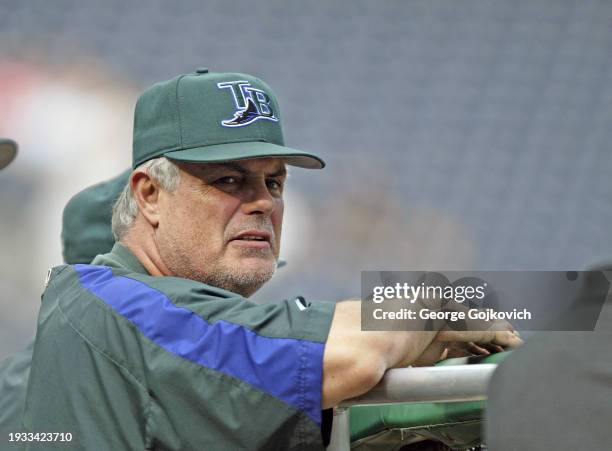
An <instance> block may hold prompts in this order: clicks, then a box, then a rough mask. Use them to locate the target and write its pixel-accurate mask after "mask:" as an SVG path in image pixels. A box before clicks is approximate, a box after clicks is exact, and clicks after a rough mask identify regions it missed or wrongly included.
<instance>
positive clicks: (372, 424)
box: [350, 352, 509, 442]
mask: <svg viewBox="0 0 612 451" xmlns="http://www.w3.org/2000/svg"><path fill="white" fill-rule="evenodd" d="M508 354H509V352H501V353H498V354H493V355H490V356H486V357H470V358H459V359H448V360H445V361H443V362H440V363H438V365H465V364H478V363H498V362H500V361H501V360H503V359H504V358H506V357H507V356H508ZM485 405H486V403H485V402H484V401H473V402H453V403H451V402H440V403H405V404H385V405H377V406H355V407H351V408H350V425H351V442H354V441H356V440H359V439H362V438H364V437H368V436H370V435H373V434H376V433H379V432H381V431H384V430H389V429H406V428H420V427H422V426H434V425H448V424H449V423H461V422H466V421H472V420H479V419H481V418H482V413H483V410H484V408H485Z"/></svg>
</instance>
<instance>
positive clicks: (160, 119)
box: [132, 69, 325, 169]
mask: <svg viewBox="0 0 612 451" xmlns="http://www.w3.org/2000/svg"><path fill="white" fill-rule="evenodd" d="M161 156H165V157H167V158H170V159H172V160H178V161H185V162H199V163H214V162H223V161H233V160H244V159H250V158H262V157H280V158H283V159H284V160H285V161H286V163H287V164H290V165H293V166H300V167H303V168H309V169H321V168H323V167H324V166H325V162H324V161H323V160H322V159H321V158H320V157H318V156H317V155H315V154H312V153H308V152H303V151H301V150H296V149H291V148H289V147H285V141H284V139H283V131H282V128H281V115H280V110H279V108H278V102H277V100H276V96H275V95H274V93H273V92H272V90H271V89H270V87H269V86H268V85H267V84H266V83H264V82H263V81H261V80H260V79H258V78H256V77H253V76H251V75H246V74H239V73H214V72H209V71H208V69H198V70H196V71H195V72H194V73H192V74H184V75H179V76H178V77H176V78H173V79H172V80H168V81H163V82H160V83H157V84H155V85H153V86H152V87H151V88H149V89H148V90H146V91H145V92H144V93H143V94H142V95H141V96H140V98H139V99H138V102H137V103H136V110H135V112H134V146H133V161H132V162H133V167H134V168H136V167H137V166H139V165H140V164H142V163H144V162H145V161H148V160H150V159H152V158H157V157H161Z"/></svg>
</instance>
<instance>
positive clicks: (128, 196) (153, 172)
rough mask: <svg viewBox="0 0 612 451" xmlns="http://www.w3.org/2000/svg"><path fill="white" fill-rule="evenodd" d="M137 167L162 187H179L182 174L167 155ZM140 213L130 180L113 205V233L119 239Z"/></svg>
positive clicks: (167, 188) (167, 189) (172, 189)
mask: <svg viewBox="0 0 612 451" xmlns="http://www.w3.org/2000/svg"><path fill="white" fill-rule="evenodd" d="M136 169H142V170H144V171H145V172H146V173H147V174H149V175H150V176H151V178H153V179H154V180H156V181H157V183H159V185H160V186H161V188H162V189H164V190H166V191H169V192H173V191H174V190H176V189H177V188H178V185H179V182H180V180H181V174H180V172H179V169H178V166H176V165H175V164H174V163H172V162H171V161H170V160H168V159H167V158H166V157H159V158H154V159H153V160H149V161H147V162H145V163H143V164H141V165H140V166H138V167H137V168H136ZM137 213H138V204H137V203H136V199H134V193H133V192H132V188H131V186H130V182H129V181H128V183H127V184H126V186H125V188H123V191H122V192H121V194H120V195H119V198H118V199H117V202H115V205H114V206H113V219H112V221H111V225H112V230H113V235H114V236H115V239H116V240H117V241H119V240H120V239H121V238H122V237H123V236H124V235H125V233H126V232H127V231H128V230H129V228H130V226H131V225H132V223H133V222H134V219H135V218H136V214H137Z"/></svg>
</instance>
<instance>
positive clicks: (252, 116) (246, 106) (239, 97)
mask: <svg viewBox="0 0 612 451" xmlns="http://www.w3.org/2000/svg"><path fill="white" fill-rule="evenodd" d="M217 86H218V87H219V89H228V90H229V91H231V93H232V96H233V97H234V105H235V106H236V112H235V113H234V117H233V118H231V119H226V120H224V121H221V125H223V126H224V127H244V126H245V125H249V124H251V123H253V122H255V121H257V120H259V119H266V120H268V121H274V122H278V119H277V117H276V116H275V114H274V110H273V109H272V105H271V99H270V96H269V95H268V94H266V93H265V92H264V91H262V90H261V89H257V88H254V87H252V86H251V84H250V83H249V82H248V81H244V80H237V81H224V82H222V83H217Z"/></svg>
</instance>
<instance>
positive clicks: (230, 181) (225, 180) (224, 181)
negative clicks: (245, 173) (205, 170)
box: [215, 175, 240, 185]
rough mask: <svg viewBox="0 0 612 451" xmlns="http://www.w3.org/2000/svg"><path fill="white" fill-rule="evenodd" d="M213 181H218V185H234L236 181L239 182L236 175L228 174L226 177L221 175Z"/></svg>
mask: <svg viewBox="0 0 612 451" xmlns="http://www.w3.org/2000/svg"><path fill="white" fill-rule="evenodd" d="M215 183H218V184H219V185H236V184H237V183H240V180H238V177H234V176H233V175H228V176H226V177H221V178H220V179H217V181H216V182H215Z"/></svg>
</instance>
